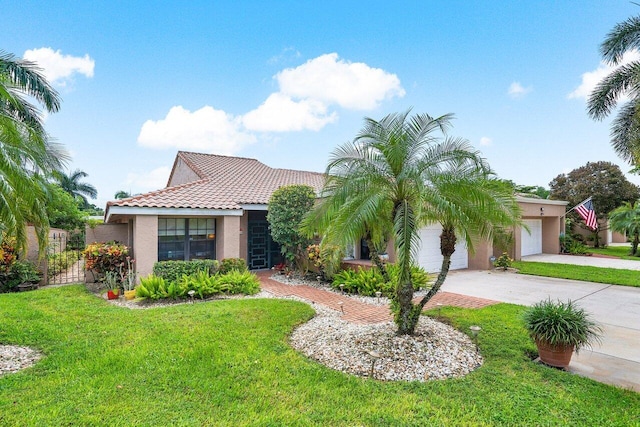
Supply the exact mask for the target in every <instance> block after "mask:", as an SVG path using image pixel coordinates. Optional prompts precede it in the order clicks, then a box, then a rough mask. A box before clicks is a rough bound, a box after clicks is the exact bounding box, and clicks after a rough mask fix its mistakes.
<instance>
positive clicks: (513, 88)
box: [507, 82, 533, 98]
mask: <svg viewBox="0 0 640 427" xmlns="http://www.w3.org/2000/svg"><path fill="white" fill-rule="evenodd" d="M532 90H533V88H532V87H531V86H529V87H524V86H522V85H521V84H520V82H513V83H511V85H510V86H509V91H508V92H507V93H508V94H509V96H510V97H512V98H521V97H523V96H525V95H526V94H528V93H529V92H531V91H532Z"/></svg>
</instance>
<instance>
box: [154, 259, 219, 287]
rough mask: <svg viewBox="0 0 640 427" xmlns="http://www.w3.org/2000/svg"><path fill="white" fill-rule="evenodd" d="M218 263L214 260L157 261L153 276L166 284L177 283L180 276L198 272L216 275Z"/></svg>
mask: <svg viewBox="0 0 640 427" xmlns="http://www.w3.org/2000/svg"><path fill="white" fill-rule="evenodd" d="M218 266H219V263H218V261H216V260H214V259H194V260H191V261H159V262H156V263H155V264H154V265H153V274H155V275H156V276H159V277H162V278H163V279H165V280H166V281H168V282H177V281H178V280H180V278H182V276H185V275H186V276H189V275H191V274H195V273H197V272H199V271H204V272H206V273H207V274H209V275H212V274H216V272H217V271H218Z"/></svg>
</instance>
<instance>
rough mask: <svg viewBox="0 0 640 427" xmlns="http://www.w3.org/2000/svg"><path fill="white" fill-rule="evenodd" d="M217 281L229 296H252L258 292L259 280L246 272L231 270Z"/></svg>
mask: <svg viewBox="0 0 640 427" xmlns="http://www.w3.org/2000/svg"><path fill="white" fill-rule="evenodd" d="M217 279H218V281H219V282H220V283H221V286H223V287H224V288H225V291H226V292H228V293H230V294H244V295H254V294H257V293H258V292H260V279H258V276H256V275H255V274H253V273H250V272H248V271H238V270H231V271H230V272H228V273H226V274H222V275H219V276H218V277H217Z"/></svg>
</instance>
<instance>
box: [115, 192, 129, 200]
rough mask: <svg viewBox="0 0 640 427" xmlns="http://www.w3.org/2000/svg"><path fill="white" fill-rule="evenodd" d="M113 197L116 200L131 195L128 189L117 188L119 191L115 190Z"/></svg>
mask: <svg viewBox="0 0 640 427" xmlns="http://www.w3.org/2000/svg"><path fill="white" fill-rule="evenodd" d="M113 197H114V198H116V199H118V200H120V199H127V198H129V197H131V193H129V192H128V191H124V190H119V191H116V194H114V195H113Z"/></svg>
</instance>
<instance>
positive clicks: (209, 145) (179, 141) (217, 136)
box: [138, 105, 255, 155]
mask: <svg viewBox="0 0 640 427" xmlns="http://www.w3.org/2000/svg"><path fill="white" fill-rule="evenodd" d="M253 142H255V136H254V135H251V134H250V133H247V132H244V131H243V130H242V129H241V120H240V119H239V118H234V117H233V116H232V115H230V114H227V113H225V112H224V111H222V110H216V109H214V108H213V107H210V106H208V105H207V106H204V107H202V108H201V109H199V110H196V111H194V112H191V111H189V110H187V109H185V108H183V107H182V106H176V107H172V108H171V109H170V110H169V112H168V113H167V116H166V117H165V118H164V119H161V120H157V121H153V120H147V121H146V122H145V123H144V124H143V125H142V129H140V134H139V135H138V143H139V144H140V145H142V146H145V147H150V148H159V149H162V148H177V149H179V150H195V151H202V152H208V153H216V154H227V155H233V154H236V153H237V152H238V151H240V150H241V149H242V148H243V147H244V146H246V145H247V144H251V143H253Z"/></svg>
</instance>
